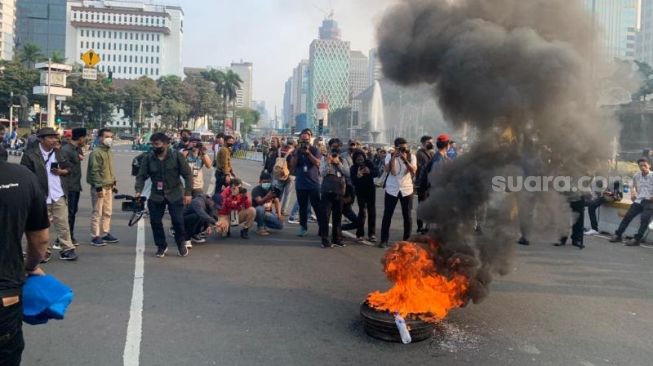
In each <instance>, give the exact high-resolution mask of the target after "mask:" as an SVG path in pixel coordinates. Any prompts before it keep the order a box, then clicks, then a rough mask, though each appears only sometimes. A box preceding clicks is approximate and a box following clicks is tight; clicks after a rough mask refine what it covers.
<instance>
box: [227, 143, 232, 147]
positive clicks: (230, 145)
mask: <svg viewBox="0 0 653 366" xmlns="http://www.w3.org/2000/svg"><path fill="white" fill-rule="evenodd" d="M225 146H226V147H232V146H234V144H231V143H227V144H225Z"/></svg>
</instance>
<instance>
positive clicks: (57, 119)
mask: <svg viewBox="0 0 653 366" xmlns="http://www.w3.org/2000/svg"><path fill="white" fill-rule="evenodd" d="M61 122H62V119H61V117H59V116H57V117H56V118H55V119H54V123H56V124H58V125H60V124H61Z"/></svg>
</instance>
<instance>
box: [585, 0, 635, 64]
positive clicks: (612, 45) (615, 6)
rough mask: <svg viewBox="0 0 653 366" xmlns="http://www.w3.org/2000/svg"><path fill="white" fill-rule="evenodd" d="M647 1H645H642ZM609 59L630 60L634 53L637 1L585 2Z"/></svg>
mask: <svg viewBox="0 0 653 366" xmlns="http://www.w3.org/2000/svg"><path fill="white" fill-rule="evenodd" d="M643 1H647V0H643ZM585 6H586V7H587V9H588V11H589V12H590V15H591V16H592V20H593V24H594V26H595V29H596V31H597V32H599V33H600V36H599V39H601V42H602V45H603V47H604V49H605V51H606V53H607V57H609V58H610V59H613V58H619V59H622V60H632V59H634V58H635V53H636V38H637V29H638V23H639V0H585Z"/></svg>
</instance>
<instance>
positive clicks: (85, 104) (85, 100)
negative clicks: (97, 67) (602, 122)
mask: <svg viewBox="0 0 653 366" xmlns="http://www.w3.org/2000/svg"><path fill="white" fill-rule="evenodd" d="M68 87H69V88H71V89H73V96H72V97H71V98H69V99H68V100H67V101H66V104H67V105H68V107H70V111H71V113H72V114H73V115H74V116H76V117H78V118H80V119H82V120H83V121H84V122H85V124H86V125H87V126H89V127H93V128H101V127H103V126H104V125H105V124H106V121H108V120H110V116H111V114H112V113H113V111H114V109H115V107H116V105H117V103H118V95H117V93H116V90H115V89H114V88H113V86H112V85H110V84H108V83H106V82H105V77H104V75H102V74H98V78H97V80H84V79H82V78H81V76H80V75H79V74H77V75H75V74H73V75H71V76H70V77H68Z"/></svg>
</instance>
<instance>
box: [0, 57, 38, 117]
mask: <svg viewBox="0 0 653 366" xmlns="http://www.w3.org/2000/svg"><path fill="white" fill-rule="evenodd" d="M0 68H2V77H0V113H4V114H5V115H6V116H9V105H10V104H17V103H18V101H19V100H22V101H25V100H26V101H27V103H22V102H21V105H23V104H25V105H24V107H27V106H28V105H29V100H30V99H32V100H41V99H42V98H40V97H38V96H33V95H32V88H33V87H34V85H37V84H38V83H39V73H38V71H36V70H34V69H28V68H27V67H25V66H24V65H23V64H21V63H20V62H17V61H0ZM12 92H13V93H14V100H13V101H10V99H11V98H10V95H11V93H12ZM27 112H28V110H27V108H22V109H21V111H20V120H21V121H24V120H26V119H27Z"/></svg>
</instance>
